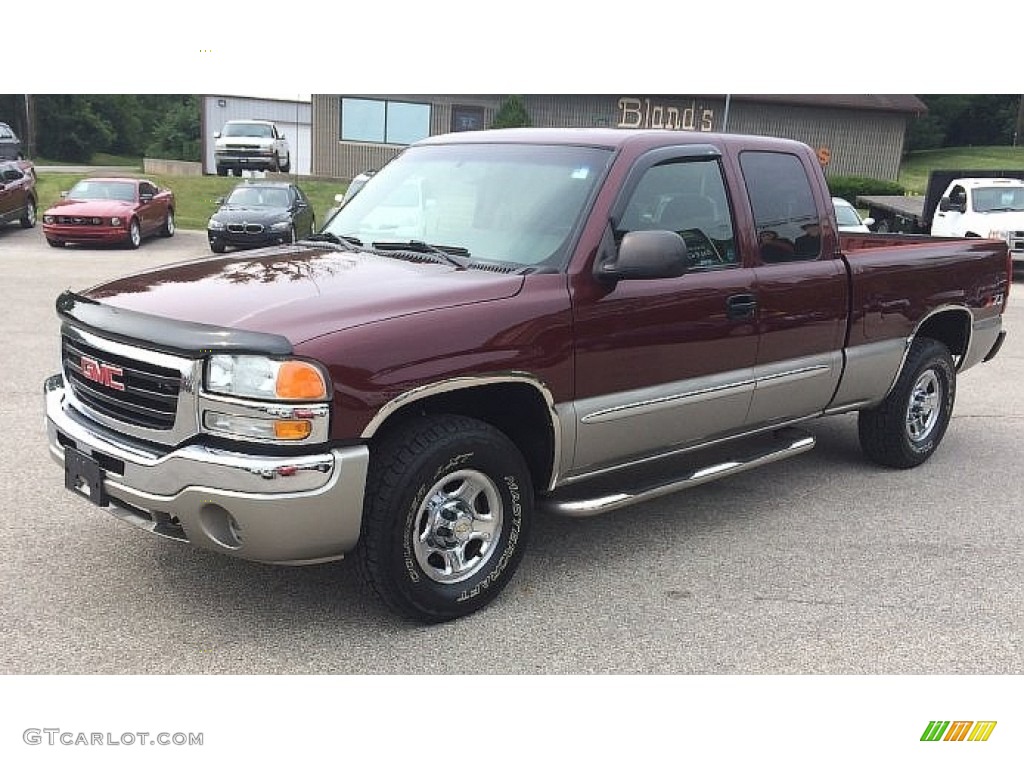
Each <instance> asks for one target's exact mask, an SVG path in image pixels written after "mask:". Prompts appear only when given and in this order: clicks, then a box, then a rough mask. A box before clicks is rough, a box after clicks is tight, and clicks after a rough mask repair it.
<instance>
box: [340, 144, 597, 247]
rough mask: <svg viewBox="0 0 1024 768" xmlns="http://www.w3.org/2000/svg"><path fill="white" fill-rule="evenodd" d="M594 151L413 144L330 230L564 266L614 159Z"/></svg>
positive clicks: (368, 185) (363, 240)
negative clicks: (579, 225)
mask: <svg viewBox="0 0 1024 768" xmlns="http://www.w3.org/2000/svg"><path fill="white" fill-rule="evenodd" d="M610 159H611V152H610V151H609V150H605V149H597V148H593V147H573V146H539V145H520V144H453V145H428V146H422V147H412V148H410V149H408V150H406V152H404V153H403V154H401V155H399V156H398V157H397V158H395V159H394V160H393V161H392V162H390V163H388V165H387V166H385V168H384V169H383V170H381V171H380V172H379V173H377V174H376V175H375V176H373V178H371V179H370V180H369V181H368V182H367V183H366V186H365V187H364V188H363V189H362V191H360V192H359V194H358V195H356V196H355V197H353V198H352V199H351V200H350V201H349V202H348V204H347V205H345V206H344V207H343V208H342V209H341V210H340V211H339V212H338V214H337V215H336V216H335V217H334V218H333V219H331V221H330V223H329V224H328V225H327V227H326V230H325V231H326V232H329V233H330V234H333V235H335V236H337V237H341V238H349V239H352V238H355V239H356V240H358V241H359V242H360V243H362V244H363V245H366V246H370V245H372V244H373V243H377V242H386V243H395V242H402V243H411V242H412V241H419V242H423V243H430V244H431V245H436V246H440V247H443V248H446V249H459V251H460V253H468V254H469V256H470V257H471V260H477V259H482V260H485V261H497V262H507V263H510V264H515V265H520V266H537V265H542V264H543V265H545V266H552V267H559V266H561V265H562V263H563V261H564V259H565V256H566V251H567V248H568V244H569V239H570V237H571V235H572V233H573V231H574V229H575V227H576V225H577V223H578V222H579V221H580V219H581V216H582V214H583V212H584V210H585V209H586V207H587V205H588V203H589V201H590V198H591V196H592V194H593V192H594V188H595V185H596V183H597V180H598V178H600V176H601V175H602V173H603V172H604V169H605V167H606V165H607V164H608V163H609V162H610Z"/></svg>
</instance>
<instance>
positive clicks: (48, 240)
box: [46, 237, 64, 248]
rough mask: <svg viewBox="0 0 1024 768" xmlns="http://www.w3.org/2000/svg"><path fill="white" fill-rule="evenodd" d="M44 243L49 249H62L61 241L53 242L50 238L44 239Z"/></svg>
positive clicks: (62, 243)
mask: <svg viewBox="0 0 1024 768" xmlns="http://www.w3.org/2000/svg"><path fill="white" fill-rule="evenodd" d="M46 242H47V244H48V245H49V246H50V247H51V248H63V247H64V242H63V241H62V240H54V239H53V238H52V237H48V238H46Z"/></svg>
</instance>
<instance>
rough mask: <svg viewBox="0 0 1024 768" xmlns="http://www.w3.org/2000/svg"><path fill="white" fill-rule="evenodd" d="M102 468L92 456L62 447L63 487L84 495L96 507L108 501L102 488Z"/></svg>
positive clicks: (102, 505) (103, 505)
mask: <svg viewBox="0 0 1024 768" xmlns="http://www.w3.org/2000/svg"><path fill="white" fill-rule="evenodd" d="M103 476H104V472H103V469H102V468H101V467H100V464H99V462H98V461H96V459H94V458H93V457H92V456H89V455H87V454H85V453H82V452H81V451H79V450H76V449H75V448H71V447H65V448H64V487H65V488H67V489H68V490H69V491H72V492H74V493H77V494H78V495H79V496H84V497H85V498H87V499H89V501H91V502H92V503H93V504H95V505H96V506H98V507H105V506H107V505H108V504H109V503H110V500H109V499H108V498H107V492H106V491H105V490H104V488H103Z"/></svg>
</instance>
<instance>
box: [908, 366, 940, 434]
mask: <svg viewBox="0 0 1024 768" xmlns="http://www.w3.org/2000/svg"><path fill="white" fill-rule="evenodd" d="M941 411H942V382H941V381H940V380H939V377H938V375H937V374H936V373H935V371H933V370H931V369H929V370H927V371H925V372H924V373H922V374H921V375H920V376H918V377H917V381H915V382H914V388H913V390H912V391H911V393H910V403H909V404H908V405H907V418H906V429H907V437H909V438H910V439H911V440H913V441H914V442H915V443H919V442H921V441H922V440H924V439H925V438H927V437H928V436H929V435H931V433H932V431H933V430H934V429H935V425H936V424H937V423H938V421H939V414H940V413H941Z"/></svg>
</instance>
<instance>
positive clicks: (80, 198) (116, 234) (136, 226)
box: [43, 178, 174, 248]
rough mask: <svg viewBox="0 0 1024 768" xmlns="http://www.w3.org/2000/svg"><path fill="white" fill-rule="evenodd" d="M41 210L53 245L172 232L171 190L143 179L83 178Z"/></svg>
mask: <svg viewBox="0 0 1024 768" xmlns="http://www.w3.org/2000/svg"><path fill="white" fill-rule="evenodd" d="M61 198H63V199H62V200H61V201H60V202H59V203H57V204H56V205H55V206H53V207H52V208H50V209H49V210H47V211H46V213H44V214H43V234H44V235H46V242H48V243H49V244H50V245H52V246H53V247H54V248H60V247H62V246H63V245H64V244H65V243H121V244H124V245H126V246H127V247H128V248H138V247H139V245H140V244H141V243H142V238H144V237H147V236H149V235H154V234H157V233H159V234H161V235H163V236H164V237H170V236H171V235H173V234H174V193H173V192H171V190H169V189H161V188H160V187H158V186H157V185H156V184H154V183H153V182H151V181H148V180H147V179H130V178H109V179H106V178H102V179H82V180H81V181H80V182H78V183H77V184H75V186H73V187H72V188H71V191H70V192H62V193H61Z"/></svg>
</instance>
